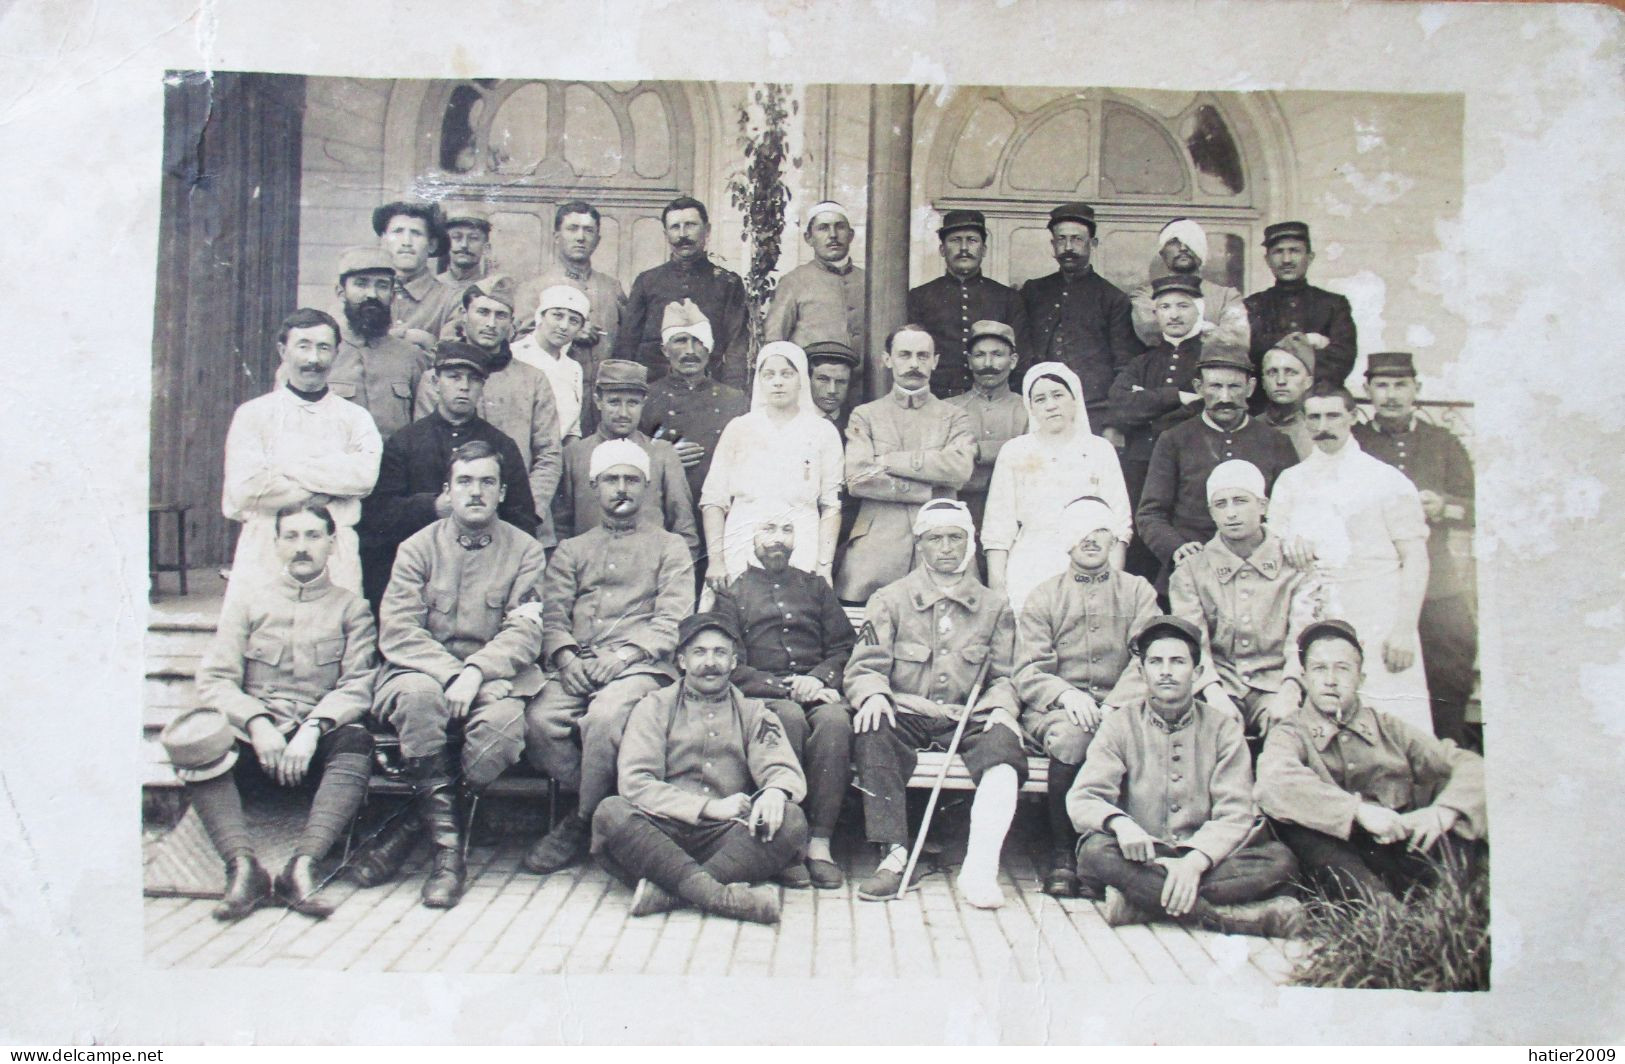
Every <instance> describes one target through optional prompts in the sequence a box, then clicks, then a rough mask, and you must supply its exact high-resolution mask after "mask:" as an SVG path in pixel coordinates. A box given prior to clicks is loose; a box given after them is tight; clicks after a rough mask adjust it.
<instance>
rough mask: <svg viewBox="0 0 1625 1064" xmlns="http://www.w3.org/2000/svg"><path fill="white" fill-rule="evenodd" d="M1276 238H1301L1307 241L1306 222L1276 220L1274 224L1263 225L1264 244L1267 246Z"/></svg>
mask: <svg viewBox="0 0 1625 1064" xmlns="http://www.w3.org/2000/svg"><path fill="white" fill-rule="evenodd" d="M1277 240H1301V241H1303V242H1304V243H1305V244H1307V243H1309V223H1308V222H1276V223H1275V224H1274V225H1266V226H1265V227H1264V246H1265V247H1269V246H1270V245H1271V244H1273V243H1275V242H1276V241H1277Z"/></svg>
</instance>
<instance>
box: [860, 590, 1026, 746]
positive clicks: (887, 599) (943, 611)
mask: <svg viewBox="0 0 1625 1064" xmlns="http://www.w3.org/2000/svg"><path fill="white" fill-rule="evenodd" d="M863 622H864V623H863V631H862V632H861V633H860V634H859V636H858V642H857V645H856V646H855V647H854V648H853V650H852V657H851V658H850V659H848V660H847V663H846V697H847V700H848V701H849V702H851V703H852V705H854V706H860V707H861V706H862V705H863V703H864V700H865V699H867V698H868V697H869V696H870V695H877V694H878V695H885V696H886V697H888V698H890V699H891V701H892V703H893V704H894V705H896V707H897V709H898V711H899V712H902V713H917V714H920V715H921V716H927V717H937V718H943V717H957V716H958V715H959V714H960V713H962V712H963V711H964V708H965V703H966V701H967V700H968V699H969V698H970V695H971V683H972V681H973V680H974V679H975V678H976V673H977V670H978V669H980V668H981V665H982V662H984V661H986V660H988V658H989V657H991V658H992V663H991V664H990V665H989V666H988V670H987V677H986V679H985V681H984V683H983V686H982V694H981V697H980V698H978V699H977V701H976V704H975V705H974V706H972V707H971V708H972V709H973V710H975V711H977V712H981V711H983V710H1002V711H1003V712H1004V713H1005V714H1006V715H1007V716H1008V718H1009V726H1010V727H1011V728H1012V729H1013V730H1016V731H1018V732H1019V730H1020V729H1019V725H1018V723H1017V710H1016V692H1015V687H1014V686H1013V685H1012V684H1011V682H1010V674H1011V670H1012V669H1013V667H1014V662H1015V649H1016V624H1015V618H1014V616H1013V615H1012V614H1011V612H1010V604H1009V603H1008V602H1007V601H1006V600H1005V597H1004V596H1003V595H995V594H994V593H993V592H991V591H989V590H988V589H987V588H986V587H984V586H983V585H982V582H981V581H980V580H977V579H976V577H974V576H972V575H970V574H969V573H965V574H963V575H961V576H960V578H959V582H958V583H957V584H955V585H954V586H952V587H949V588H940V587H938V586H937V585H936V583H935V581H934V580H933V579H932V577H931V574H930V573H928V572H927V571H926V569H925V567H924V566H920V567H918V568H916V569H914V570H913V571H912V572H910V573H909V574H908V575H907V576H905V577H903V578H902V579H901V580H898V581H895V582H894V583H890V584H887V585H886V586H885V587H883V588H881V589H880V590H879V591H877V592H875V593H874V595H873V596H871V597H870V599H869V603H868V605H867V606H866V607H865V609H864V614H863Z"/></svg>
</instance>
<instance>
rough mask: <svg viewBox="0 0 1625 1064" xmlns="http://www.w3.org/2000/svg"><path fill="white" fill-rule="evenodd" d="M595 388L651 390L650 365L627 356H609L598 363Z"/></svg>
mask: <svg viewBox="0 0 1625 1064" xmlns="http://www.w3.org/2000/svg"><path fill="white" fill-rule="evenodd" d="M593 387H594V388H601V389H603V390H605V391H611V390H613V391H623V392H643V393H644V394H645V395H647V394H648V392H649V367H648V366H645V365H644V364H643V363H641V362H633V361H631V360H630V359H625V358H609V359H605V360H604V361H603V362H600V363H599V364H598V376H597V377H596V378H595V379H594V380H593Z"/></svg>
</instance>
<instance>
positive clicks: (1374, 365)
mask: <svg viewBox="0 0 1625 1064" xmlns="http://www.w3.org/2000/svg"><path fill="white" fill-rule="evenodd" d="M1365 375H1366V377H1367V379H1369V378H1371V377H1414V376H1416V360H1415V359H1414V358H1412V357H1411V353H1410V352H1409V351H1373V352H1371V354H1369V355H1367V356H1365Z"/></svg>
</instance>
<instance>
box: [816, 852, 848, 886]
mask: <svg viewBox="0 0 1625 1064" xmlns="http://www.w3.org/2000/svg"><path fill="white" fill-rule="evenodd" d="M807 875H808V877H810V878H811V879H812V882H813V886H815V887H817V888H818V889H819V890H840V889H841V888H842V887H844V886H846V873H845V872H842V871H841V866H840V865H838V864H836V863H835V862H834V861H815V860H813V859H812V858H810V857H809V858H807Z"/></svg>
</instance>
